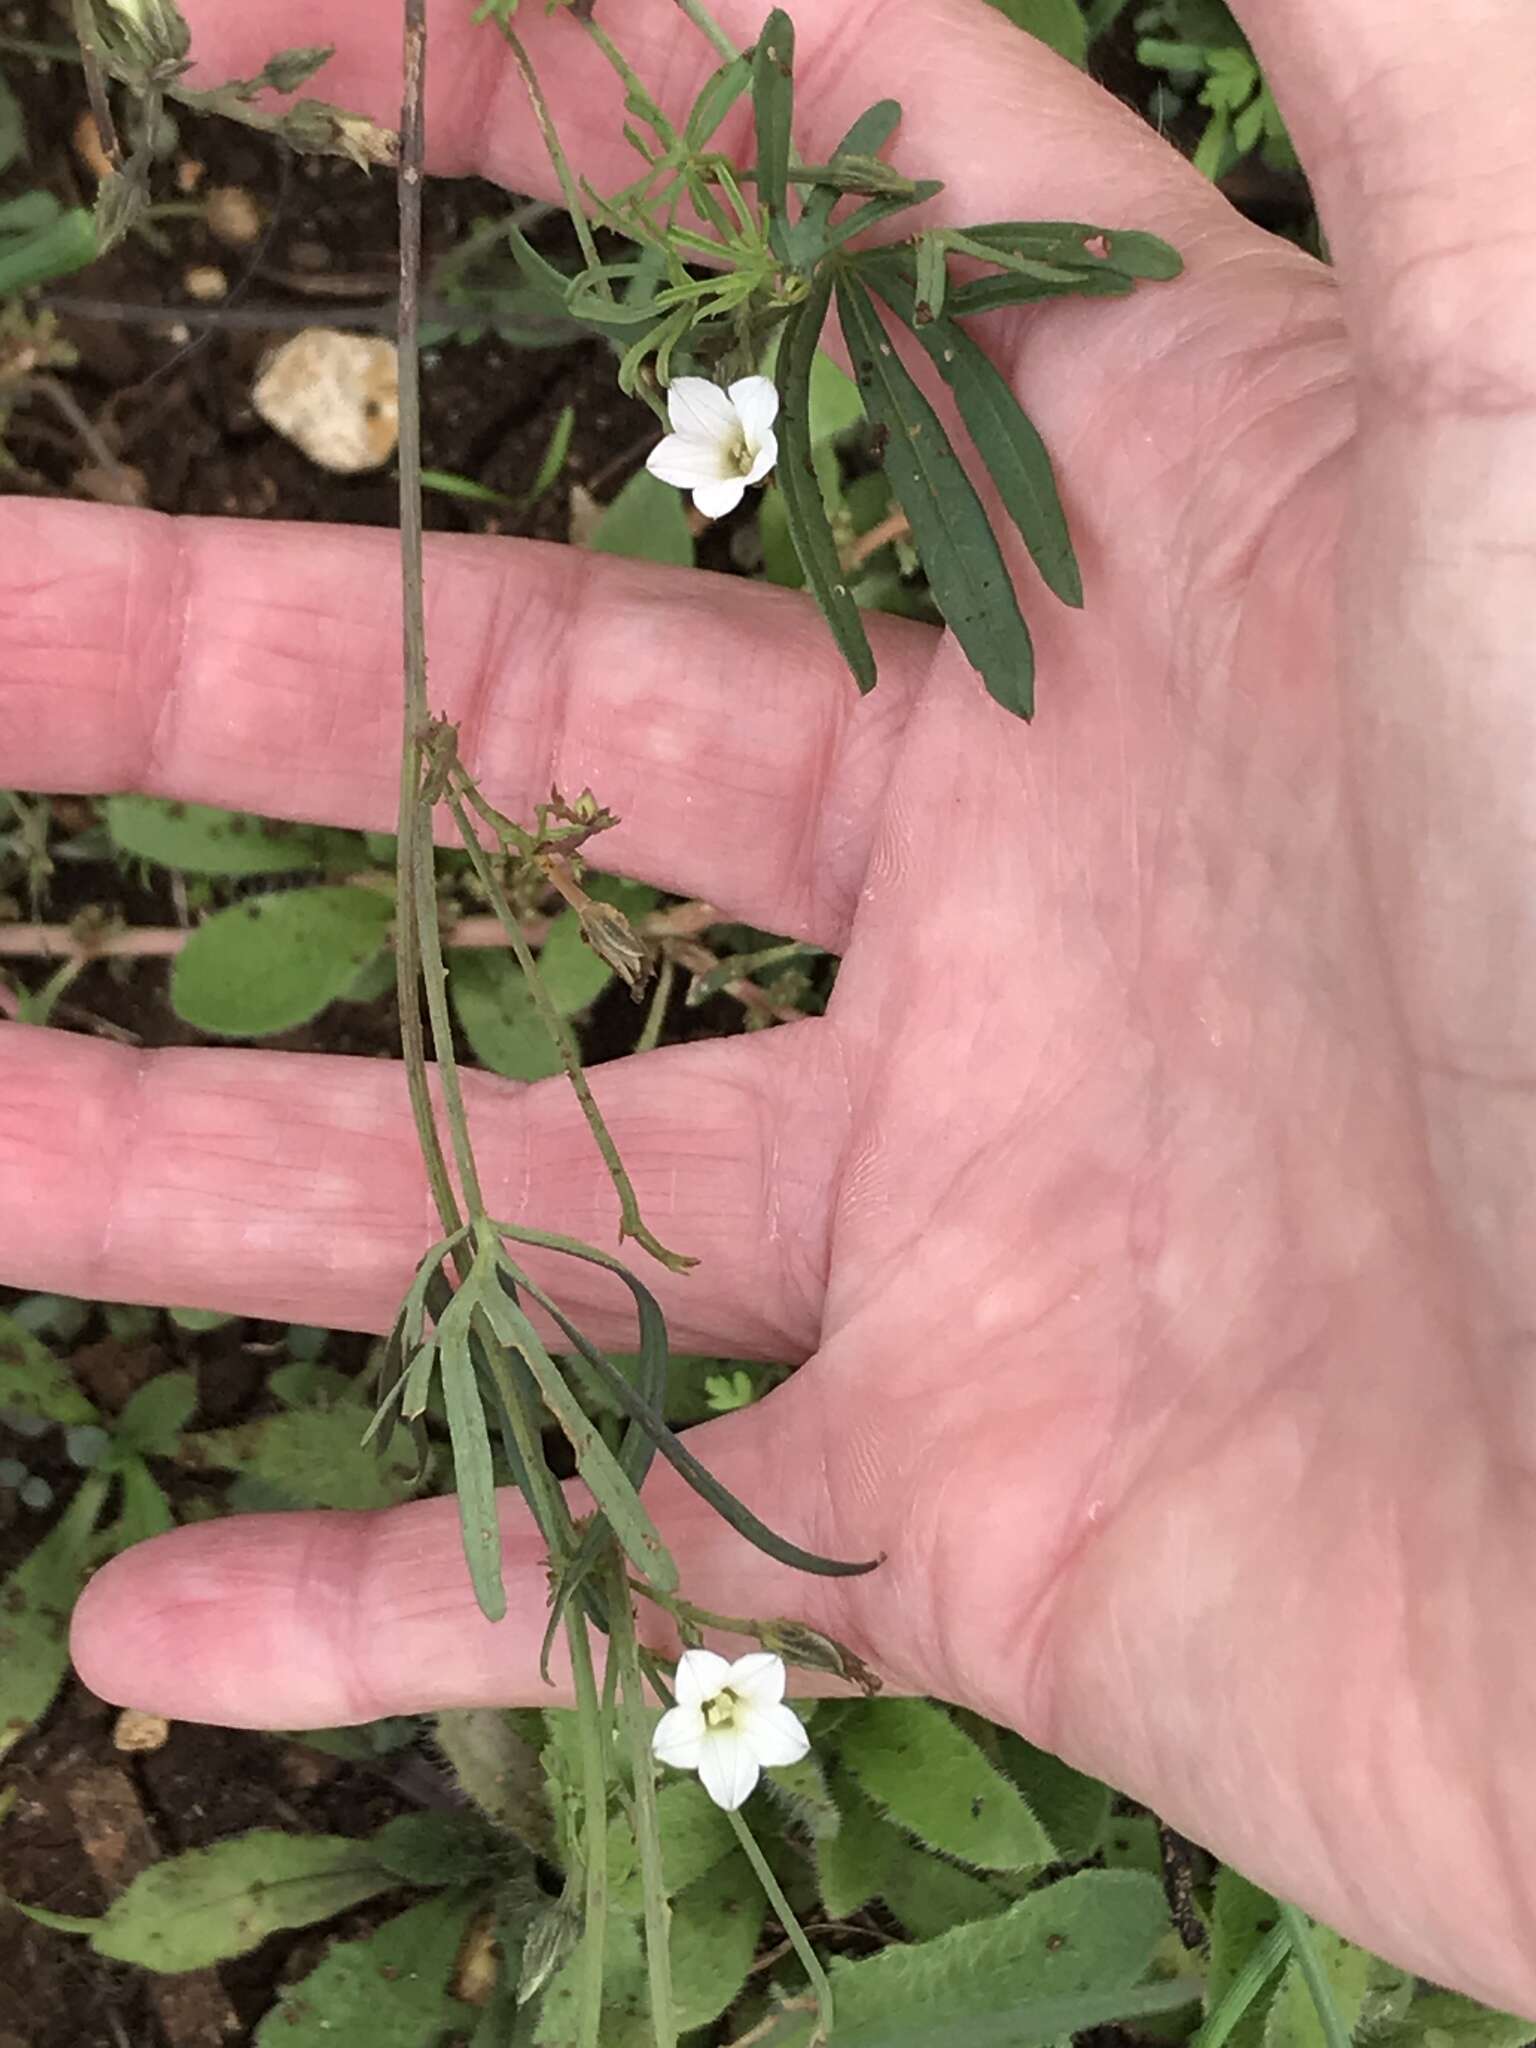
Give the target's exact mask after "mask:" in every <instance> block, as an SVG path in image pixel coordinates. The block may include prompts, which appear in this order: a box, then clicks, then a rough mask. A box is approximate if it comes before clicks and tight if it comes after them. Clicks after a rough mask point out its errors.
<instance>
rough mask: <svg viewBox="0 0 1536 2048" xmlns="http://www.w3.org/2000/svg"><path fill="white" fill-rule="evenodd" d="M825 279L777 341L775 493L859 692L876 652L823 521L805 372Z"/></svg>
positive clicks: (822, 315)
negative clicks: (776, 474)
mask: <svg viewBox="0 0 1536 2048" xmlns="http://www.w3.org/2000/svg"><path fill="white" fill-rule="evenodd" d="M830 299H831V284H830V282H829V280H828V279H827V278H825V277H822V278H821V279H819V280H818V281H817V282H816V283H815V284H813V285H812V287H811V290H810V293H809V295H808V296H807V297H806V298H804V299H802V300H801V302H800V304H799V305H798V306H795V307H794V308H793V309H792V310H791V312H790V314H789V317H788V319H787V320H786V321H785V323H784V333H783V338H782V340H781V341H780V344H779V359H778V375H777V382H778V388H779V419H778V434H779V465H778V480H779V491H780V494H781V496H782V498H783V503H784V511H785V515H786V518H787V520H788V524H789V537H790V539H791V541H792V542H793V543H794V548H795V553H796V554H797V555H798V557H799V559H800V565H801V567H802V569H803V570H804V571H805V579H806V582H807V583H808V584H809V585H810V588H811V591H812V594H813V595H814V597H815V599H816V602H817V604H818V605H820V607H821V611H822V616H823V617H824V618H825V619H826V621H827V624H828V625H829V626H830V627H831V629H832V637H833V638H834V639H835V640H836V642H837V644H838V647H839V649H840V650H841V652H842V656H843V659H844V660H845V661H846V662H847V664H848V666H849V668H850V670H851V671H852V673H853V679H854V681H855V682H856V683H857V684H858V686H859V688H860V689H861V690H872V689H873V688H874V686H875V680H876V674H875V657H874V652H873V650H872V648H871V647H870V644H869V636H868V634H867V633H866V632H865V631H864V622H863V620H862V619H861V618H860V617H859V608H858V606H857V605H856V604H855V603H854V601H853V596H852V593H851V592H850V590H849V588H848V582H847V579H846V577H845V576H844V573H843V566H842V563H841V562H840V561H839V559H838V553H837V542H836V540H835V539H834V537H833V533H832V528H831V526H830V524H829V523H828V520H827V512H826V505H825V502H824V500H823V497H822V489H821V482H820V479H819V478H818V476H817V474H816V468H815V463H814V459H813V454H812V448H813V443H812V439H811V402H812V395H811V377H812V371H813V368H814V365H815V362H816V357H817V343H818V341H819V339H820V336H821V329H822V326H823V323H824V322H825V320H826V317H827V309H828V305H829V303H830Z"/></svg>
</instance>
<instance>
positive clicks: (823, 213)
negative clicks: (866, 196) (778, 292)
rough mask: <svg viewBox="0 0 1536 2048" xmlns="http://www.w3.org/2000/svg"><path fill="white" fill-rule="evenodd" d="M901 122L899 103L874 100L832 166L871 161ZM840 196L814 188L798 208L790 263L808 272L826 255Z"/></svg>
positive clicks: (840, 146)
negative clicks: (852, 159)
mask: <svg viewBox="0 0 1536 2048" xmlns="http://www.w3.org/2000/svg"><path fill="white" fill-rule="evenodd" d="M900 120H901V102H900V101H899V100H877V101H876V102H875V104H874V105H873V106H872V107H867V108H866V109H865V111H864V112H863V113H862V114H860V116H859V118H858V120H857V121H855V122H854V124H853V126H852V127H851V128H850V129H849V130H848V133H847V134H846V135H845V136H844V137H843V139H842V141H841V142H840V143H839V144H838V145H837V148H836V149H835V150H833V152H832V162H833V163H834V164H835V163H837V162H838V161H839V160H840V159H841V158H844V157H849V156H852V157H866V158H868V157H872V156H874V155H876V154H877V152H878V151H880V150H882V149H884V147H885V145H886V144H887V143H888V142H889V141H890V139H891V137H892V136H893V135H894V134H895V133H896V129H897V126H898V124H899V122H900ZM840 196H841V195H840V194H839V192H838V191H837V188H836V187H835V186H832V185H815V186H813V187H812V188H811V191H810V192H809V194H808V195H807V197H806V200H805V204H804V205H803V207H802V208H801V211H800V218H799V220H797V221H796V222H795V224H794V226H793V227H792V228H791V229H790V231H789V249H790V256H791V260H792V261H793V262H794V263H795V264H796V265H797V266H798V267H799V268H800V269H801V270H809V269H810V267H811V265H812V264H813V263H815V262H816V260H817V259H818V258H819V257H820V256H822V255H824V254H825V253H826V247H827V229H828V227H829V226H830V224H831V220H832V211H833V208H834V207H835V206H836V205H837V202H838V199H839V198H840Z"/></svg>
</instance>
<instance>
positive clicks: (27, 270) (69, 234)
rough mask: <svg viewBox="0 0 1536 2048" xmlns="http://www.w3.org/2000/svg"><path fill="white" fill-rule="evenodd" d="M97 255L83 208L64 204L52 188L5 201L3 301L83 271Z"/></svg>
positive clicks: (0, 244)
mask: <svg viewBox="0 0 1536 2048" xmlns="http://www.w3.org/2000/svg"><path fill="white" fill-rule="evenodd" d="M96 253H97V252H96V230H95V228H94V227H93V226H92V224H91V216H90V215H89V214H88V213H87V212H86V211H85V209H84V208H83V207H80V206H68V207H66V206H61V205H60V204H59V202H58V201H57V200H56V199H55V198H54V197H53V196H52V194H51V193H48V192H24V193H23V194H22V195H21V197H20V198H19V199H8V200H3V201H0V299H4V298H9V297H10V296H12V295H13V294H14V293H17V292H24V291H28V290H30V289H31V287H32V286H34V285H39V284H49V283H52V282H53V281H54V280H55V279H57V278H61V277H69V276H70V275H71V274H72V273H73V272H75V271H77V270H84V269H85V267H86V265H87V264H89V263H94V262H95V260H96Z"/></svg>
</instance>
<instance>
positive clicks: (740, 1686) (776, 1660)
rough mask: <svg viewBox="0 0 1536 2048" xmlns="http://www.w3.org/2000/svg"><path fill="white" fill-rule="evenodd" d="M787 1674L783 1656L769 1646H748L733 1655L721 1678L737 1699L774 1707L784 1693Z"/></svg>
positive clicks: (757, 1705)
mask: <svg viewBox="0 0 1536 2048" xmlns="http://www.w3.org/2000/svg"><path fill="white" fill-rule="evenodd" d="M788 1675H789V1674H788V1673H787V1672H786V1671H785V1669H784V1659H783V1658H782V1657H776V1656H775V1655H774V1654H773V1652H772V1650H752V1651H750V1652H749V1653H748V1654H747V1655H746V1656H745V1657H738V1658H737V1659H736V1662H735V1663H734V1664H733V1665H732V1666H731V1669H730V1673H729V1675H728V1677H727V1678H726V1681H725V1682H726V1684H727V1685H728V1686H729V1687H730V1688H731V1691H732V1692H733V1693H735V1694H736V1695H737V1697H738V1698H739V1699H744V1700H750V1701H751V1703H752V1705H753V1706H754V1707H776V1706H777V1705H778V1704H779V1701H780V1700H781V1699H783V1697H784V1685H785V1681H786V1679H787V1678H788Z"/></svg>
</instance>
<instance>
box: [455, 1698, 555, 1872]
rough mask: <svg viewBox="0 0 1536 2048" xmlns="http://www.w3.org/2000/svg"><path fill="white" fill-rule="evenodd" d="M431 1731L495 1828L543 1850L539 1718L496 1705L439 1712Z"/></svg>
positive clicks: (546, 1834) (546, 1825) (545, 1823)
mask: <svg viewBox="0 0 1536 2048" xmlns="http://www.w3.org/2000/svg"><path fill="white" fill-rule="evenodd" d="M434 1734H435V1737H436V1741H437V1746H438V1748H439V1749H440V1750H441V1751H442V1753H443V1755H444V1757H445V1758H446V1759H447V1761H448V1763H449V1765H450V1767H451V1768H452V1770H453V1774H454V1776H455V1777H456V1778H457V1779H458V1781H459V1784H460V1785H461V1786H462V1787H463V1789H464V1790H465V1791H466V1792H467V1793H468V1794H469V1796H470V1798H471V1799H473V1800H474V1802H475V1805H476V1806H477V1807H478V1808H479V1809H480V1811H481V1812H482V1813H483V1814H485V1815H486V1816H487V1818H489V1819H490V1820H492V1821H494V1822H495V1823H496V1825H497V1826H498V1827H501V1828H505V1829H506V1830H507V1832H508V1833H509V1834H512V1835H515V1836H516V1837H517V1838H518V1839H519V1840H520V1841H523V1842H527V1843H528V1844H529V1845H530V1846H531V1847H533V1848H535V1849H538V1850H539V1851H541V1852H544V1853H548V1851H549V1850H550V1848H551V1846H552V1841H553V1832H552V1827H551V1822H550V1813H549V1799H548V1795H547V1794H546V1792H545V1788H544V1773H543V1771H542V1770H541V1769H540V1766H539V1751H540V1749H541V1748H542V1746H543V1738H544V1726H543V1719H542V1716H540V1715H538V1714H536V1713H521V1714H520V1713H514V1712H512V1711H510V1710H508V1709H503V1708H496V1707H481V1708H471V1709H467V1710H464V1711H462V1712H444V1713H441V1714H439V1715H438V1716H437V1718H436V1722H435V1724H434Z"/></svg>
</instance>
